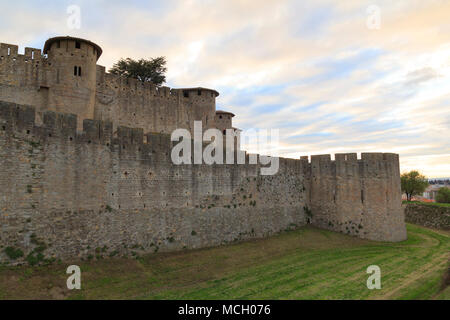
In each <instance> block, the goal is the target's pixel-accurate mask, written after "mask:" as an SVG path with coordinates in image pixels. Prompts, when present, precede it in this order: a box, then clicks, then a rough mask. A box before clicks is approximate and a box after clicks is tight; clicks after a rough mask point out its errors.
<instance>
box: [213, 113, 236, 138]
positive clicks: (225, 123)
mask: <svg viewBox="0 0 450 320" xmlns="http://www.w3.org/2000/svg"><path fill="white" fill-rule="evenodd" d="M233 117H234V114H233V113H231V112H228V111H222V110H217V111H216V117H215V123H216V128H217V129H219V130H220V131H221V132H222V133H223V134H225V133H226V129H233Z"/></svg>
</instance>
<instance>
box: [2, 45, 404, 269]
mask: <svg viewBox="0 0 450 320" xmlns="http://www.w3.org/2000/svg"><path fill="white" fill-rule="evenodd" d="M77 42H79V43H78V44H77ZM44 51H45V52H44V53H46V54H47V56H43V55H41V51H40V50H39V49H31V48H27V49H26V50H25V54H24V55H19V54H18V48H17V46H14V45H9V44H0V184H1V189H0V230H1V233H0V246H3V249H2V248H1V247H0V249H2V250H0V262H3V261H8V262H11V261H10V260H9V258H8V255H7V253H5V248H8V247H9V252H10V253H13V255H17V256H18V257H16V258H15V259H13V260H14V261H13V262H14V263H18V262H21V261H23V260H24V259H26V260H28V261H29V262H30V261H35V260H38V261H39V260H42V259H43V257H45V258H55V259H56V258H61V259H71V258H76V257H84V258H86V257H91V256H97V255H98V256H100V255H102V256H108V255H110V256H115V255H122V254H137V253H141V252H155V251H170V250H179V249H183V248H199V247H206V246H214V245H220V244H224V243H229V242H232V241H236V240H242V239H248V238H252V237H264V236H267V235H270V234H273V233H276V232H280V231H282V230H286V229H290V228H295V227H297V226H301V225H304V224H306V223H312V224H314V225H316V226H318V227H322V228H327V229H331V230H335V231H339V232H344V233H347V234H350V235H354V236H358V237H362V238H367V239H372V240H381V241H401V240H404V239H406V228H405V224H404V215H403V210H402V209H401V192H400V172H399V159H398V155H396V154H388V153H372V154H369V153H367V154H364V153H363V154H362V159H360V160H359V159H357V157H356V154H338V155H336V160H335V161H332V160H331V156H330V155H321V156H313V157H312V158H311V163H310V162H309V161H308V157H301V159H299V160H294V159H283V158H281V159H280V170H279V172H278V173H277V174H276V175H273V176H262V175H261V174H260V167H259V166H258V165H249V164H245V165H212V166H209V165H180V166H177V165H174V164H173V163H172V161H171V159H170V152H171V147H172V142H171V141H170V139H169V136H168V135H167V134H168V133H171V132H172V131H173V130H174V129H178V128H185V129H188V130H190V131H191V132H192V130H193V123H194V121H199V120H200V121H202V124H203V129H206V128H219V129H220V130H221V131H222V132H223V130H226V129H229V128H231V127H232V115H231V114H229V113H220V112H219V113H217V114H216V109H215V98H216V96H217V95H218V93H217V92H216V91H214V90H211V89H204V88H190V89H170V88H167V87H162V88H157V87H156V86H154V85H153V84H150V83H144V84H143V83H140V82H138V81H136V80H133V79H125V78H121V77H118V76H116V75H112V74H109V73H105V68H104V67H101V66H98V65H96V61H97V59H98V57H99V55H100V54H101V49H100V48H99V47H98V46H97V45H95V44H93V43H91V42H89V41H85V40H82V39H81V40H80V39H75V38H61V39H59V38H58V39H53V40H52V41H50V42H47V44H46V47H45V48H44ZM77 68H81V69H77ZM79 70H81V71H80V72H79ZM2 101H4V102H2ZM216 121H217V123H216ZM247 156H248V155H247ZM19 250H20V251H19ZM20 253H22V256H21V254H20ZM33 259H34V260H33Z"/></svg>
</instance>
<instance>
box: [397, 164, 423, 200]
mask: <svg viewBox="0 0 450 320" xmlns="http://www.w3.org/2000/svg"><path fill="white" fill-rule="evenodd" d="M400 179H401V185H402V191H403V192H404V193H406V198H407V200H408V201H411V198H412V197H413V196H415V195H419V194H422V193H423V192H424V191H425V189H426V188H427V187H428V179H427V178H426V177H425V176H423V175H421V174H420V173H419V172H418V171H416V170H413V171H410V172H406V173H403V174H402V175H401V177H400Z"/></svg>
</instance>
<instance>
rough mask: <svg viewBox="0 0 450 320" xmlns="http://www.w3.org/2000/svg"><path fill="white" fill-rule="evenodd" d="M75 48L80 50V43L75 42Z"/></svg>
mask: <svg viewBox="0 0 450 320" xmlns="http://www.w3.org/2000/svg"><path fill="white" fill-rule="evenodd" d="M75 48H76V49H81V42H80V41H76V42H75Z"/></svg>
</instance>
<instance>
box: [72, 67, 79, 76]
mask: <svg viewBox="0 0 450 320" xmlns="http://www.w3.org/2000/svg"><path fill="white" fill-rule="evenodd" d="M77 74H78V68H77V66H75V67H73V75H74V76H76V75H77Z"/></svg>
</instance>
